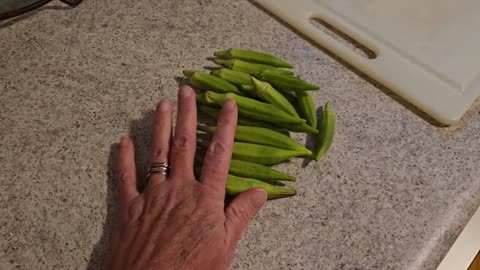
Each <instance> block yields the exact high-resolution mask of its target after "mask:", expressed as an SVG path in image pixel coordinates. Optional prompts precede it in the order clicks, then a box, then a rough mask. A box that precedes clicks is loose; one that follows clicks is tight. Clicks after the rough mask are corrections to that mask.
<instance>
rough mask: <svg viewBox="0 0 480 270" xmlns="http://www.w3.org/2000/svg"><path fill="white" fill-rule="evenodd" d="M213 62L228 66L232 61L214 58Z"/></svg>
mask: <svg viewBox="0 0 480 270" xmlns="http://www.w3.org/2000/svg"><path fill="white" fill-rule="evenodd" d="M213 62H214V63H215V64H217V65H221V66H228V64H229V63H230V62H231V61H230V60H225V59H219V58H214V59H213Z"/></svg>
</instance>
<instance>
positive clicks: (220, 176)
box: [199, 99, 238, 190]
mask: <svg viewBox="0 0 480 270" xmlns="http://www.w3.org/2000/svg"><path fill="white" fill-rule="evenodd" d="M237 115H238V112H237V106H236V104H235V101H233V100H231V99H228V100H226V101H225V103H224V104H223V106H222V111H221V113H220V118H219V119H218V122H217V130H216V132H215V135H214V136H213V138H212V141H211V142H210V146H209V147H208V150H207V153H206V154H205V161H204V163H203V168H202V174H201V176H200V179H199V180H200V181H201V182H202V183H204V184H205V185H209V186H211V187H214V188H218V189H219V190H224V188H225V182H226V180H227V174H228V169H229V167H230V160H231V159H232V148H233V139H234V137H235V128H236V126H237Z"/></svg>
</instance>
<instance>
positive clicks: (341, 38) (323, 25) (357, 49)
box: [309, 18, 377, 59]
mask: <svg viewBox="0 0 480 270" xmlns="http://www.w3.org/2000/svg"><path fill="white" fill-rule="evenodd" d="M309 22H310V23H311V24H312V25H313V26H315V27H316V28H317V29H319V30H320V31H322V32H324V33H326V34H328V35H329V36H331V37H333V38H334V39H336V40H337V41H338V42H340V43H342V44H343V45H345V46H346V47H347V48H349V49H351V50H352V51H353V52H354V53H356V54H358V55H360V56H361V57H364V58H366V59H375V58H377V54H376V53H375V52H374V51H372V50H370V49H369V48H368V47H367V46H365V45H363V44H362V43H360V42H358V41H356V40H355V39H354V38H352V37H350V36H349V35H347V34H345V33H344V32H342V31H340V30H339V29H338V28H336V27H335V26H333V25H331V24H329V23H327V22H326V21H324V20H322V19H319V18H310V19H309Z"/></svg>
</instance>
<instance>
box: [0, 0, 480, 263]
mask: <svg viewBox="0 0 480 270" xmlns="http://www.w3.org/2000/svg"><path fill="white" fill-rule="evenodd" d="M60 7H62V5H61V4H60V2H58V3H55V4H53V5H50V6H48V7H46V8H43V9H42V10H40V11H38V12H35V13H33V14H29V15H27V16H24V17H22V18H20V19H16V20H14V21H10V22H6V23H3V24H1V25H0V113H1V114H0V123H1V125H0V147H1V151H0V164H1V167H0V186H1V189H0V268H1V269H9V268H15V269H85V268H87V267H88V268H89V269H98V263H99V261H100V260H101V257H102V254H103V250H104V245H105V243H106V241H108V237H109V231H110V227H111V225H112V221H113V215H114V214H115V212H116V207H115V195H114V194H115V185H114V183H112V180H111V178H110V175H111V172H110V169H109V168H110V167H111V164H112V162H111V157H112V156H113V155H114V154H115V149H116V146H115V143H116V142H118V140H119V139H120V136H122V135H125V134H129V133H130V134H133V135H135V136H136V139H137V141H138V144H139V145H140V149H139V153H142V152H144V151H145V149H146V147H145V146H144V147H141V146H142V145H144V144H143V142H144V141H145V140H146V138H148V136H149V128H148V126H149V123H150V121H151V112H152V109H153V108H154V105H155V103H156V102H157V101H158V100H159V99H161V98H169V99H171V100H172V101H173V100H174V97H175V95H176V89H177V80H176V76H179V75H181V70H182V69H184V68H201V67H203V66H208V65H210V63H209V62H208V61H207V60H206V59H205V58H206V57H207V56H209V55H210V54H211V53H212V52H213V51H214V50H217V49H223V48H228V47H231V46H236V47H246V48H252V49H258V50H262V51H269V52H272V53H274V54H278V55H281V56H284V57H285V58H286V59H288V60H290V61H291V62H293V63H295V64H296V68H295V70H296V72H298V73H299V74H301V75H302V76H304V77H305V78H307V79H308V80H311V81H313V82H315V83H318V84H319V85H320V86H321V88H322V89H321V91H318V92H317V93H315V99H316V101H317V103H318V104H321V103H323V102H325V101H326V100H329V101H331V102H332V103H333V104H334V107H335V110H336V112H337V114H338V123H339V125H338V135H337V137H336V141H335V146H334V147H333V148H332V150H331V151H330V153H329V154H328V156H327V157H326V158H325V159H323V160H322V161H321V162H319V163H310V164H308V165H307V166H306V167H305V168H302V166H301V165H302V160H293V161H292V162H290V163H288V164H283V165H280V166H279V167H280V168H281V169H282V170H284V171H287V172H289V173H291V174H295V175H297V176H298V179H299V181H298V182H297V183H296V184H295V187H296V188H297V189H298V190H299V195H298V196H296V197H294V198H291V199H285V200H277V201H273V202H269V203H268V205H267V206H266V207H265V208H264V209H263V210H262V211H261V213H260V214H259V215H258V216H257V217H256V218H255V220H254V222H253V223H252V224H251V226H250V227H249V229H248V232H247V233H246V234H245V236H244V238H243V240H242V241H241V244H240V245H239V248H238V253H237V257H236V259H235V261H234V264H233V266H232V268H233V269H255V270H262V269H413V270H416V269H435V267H436V265H437V264H438V263H439V262H440V260H441V258H442V257H443V256H444V254H445V253H446V252H447V250H448V249H449V247H450V245H451V244H452V243H453V241H454V240H455V238H456V237H457V235H458V234H459V233H460V231H461V229H462V228H463V226H464V225H465V224H466V222H467V221H468V219H469V218H470V216H471V215H472V214H473V212H474V210H475V209H476V208H477V207H478V206H479V204H480V166H479V164H480V136H479V134H480V113H479V112H480V105H479V103H478V102H477V103H476V105H475V106H474V107H473V108H472V109H471V110H470V111H469V113H468V114H467V115H466V117H465V118H464V120H463V122H462V123H461V124H460V125H459V126H457V127H451V128H442V127H437V126H435V125H432V124H431V123H430V122H429V120H428V119H426V118H425V117H424V116H423V115H421V114H420V116H419V115H417V114H418V112H417V111H416V110H415V109H412V108H411V107H410V106H409V105H408V104H407V105H406V104H404V103H405V102H402V101H399V99H398V97H396V96H395V95H393V94H391V93H390V92H389V91H388V90H385V89H383V88H381V87H377V86H375V85H374V84H372V83H370V82H368V81H366V80H365V79H363V78H362V77H361V76H360V75H358V73H357V72H356V71H354V70H352V69H351V68H350V67H347V66H346V65H344V64H342V63H340V62H339V61H337V60H335V59H333V58H332V57H331V56H330V55H329V54H327V53H326V52H325V51H324V50H322V49H321V48H319V47H317V46H315V45H313V44H311V43H310V42H308V41H307V40H305V39H303V38H302V37H300V36H299V35H298V34H296V33H295V32H294V31H293V30H292V29H290V28H289V27H287V26H285V25H283V24H282V23H280V22H279V21H277V20H276V19H274V18H273V17H271V16H270V15H268V14H267V13H265V12H264V11H263V10H261V9H260V8H259V7H258V6H256V5H254V4H253V3H252V2H249V1H234V0H228V1H212V0H202V1H194V0H178V1H147V0H140V1H127V0H118V1H107V2H105V1H100V0H85V1H84V3H82V4H81V5H80V6H79V7H78V8H76V9H73V10H68V9H63V8H60ZM297 138H298V139H302V140H304V138H303V137H301V136H298V137H297ZM139 162H140V163H141V162H142V160H141V159H140V160H139ZM2 267H3V268H2Z"/></svg>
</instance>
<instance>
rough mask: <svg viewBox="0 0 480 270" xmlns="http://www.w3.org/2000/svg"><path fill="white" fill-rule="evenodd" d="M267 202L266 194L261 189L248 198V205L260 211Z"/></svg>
mask: <svg viewBox="0 0 480 270" xmlns="http://www.w3.org/2000/svg"><path fill="white" fill-rule="evenodd" d="M266 201H267V192H266V191H265V190H263V189H260V188H257V189H255V193H253V195H252V196H250V203H251V204H252V207H254V208H255V209H260V208H262V206H263V205H264V204H265V202H266Z"/></svg>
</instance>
